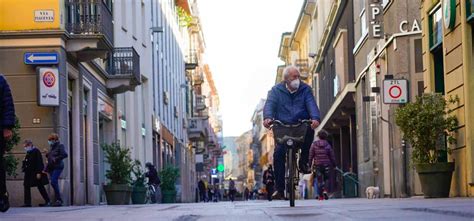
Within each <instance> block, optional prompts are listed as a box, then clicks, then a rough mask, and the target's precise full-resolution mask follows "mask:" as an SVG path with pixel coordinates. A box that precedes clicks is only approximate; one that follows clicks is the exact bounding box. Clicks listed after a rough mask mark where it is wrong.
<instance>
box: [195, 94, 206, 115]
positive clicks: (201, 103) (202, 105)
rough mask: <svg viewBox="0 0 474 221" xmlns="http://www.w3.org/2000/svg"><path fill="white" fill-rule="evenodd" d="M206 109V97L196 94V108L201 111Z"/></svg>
mask: <svg viewBox="0 0 474 221" xmlns="http://www.w3.org/2000/svg"><path fill="white" fill-rule="evenodd" d="M205 109H206V97H205V96H204V95H197V96H196V110H198V111H203V110H205Z"/></svg>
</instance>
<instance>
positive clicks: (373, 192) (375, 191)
mask: <svg viewBox="0 0 474 221" xmlns="http://www.w3.org/2000/svg"><path fill="white" fill-rule="evenodd" d="M365 194H366V195H367V199H375V198H379V195H380V188H379V187H378V186H369V187H367V189H365Z"/></svg>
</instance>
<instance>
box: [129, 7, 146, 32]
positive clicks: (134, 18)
mask: <svg viewBox="0 0 474 221" xmlns="http://www.w3.org/2000/svg"><path fill="white" fill-rule="evenodd" d="M130 2H131V3H132V35H133V39H135V40H137V39H136V36H135V35H136V34H137V25H138V24H137V2H136V1H130ZM143 16H144V15H143Z"/></svg>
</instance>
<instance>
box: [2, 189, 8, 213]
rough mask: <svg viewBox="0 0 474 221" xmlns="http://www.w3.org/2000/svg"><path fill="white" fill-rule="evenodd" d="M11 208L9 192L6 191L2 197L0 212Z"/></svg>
mask: <svg viewBox="0 0 474 221" xmlns="http://www.w3.org/2000/svg"><path fill="white" fill-rule="evenodd" d="M8 209H10V202H9V201H8V193H5V195H4V196H3V197H1V199H0V212H2V213H4V212H6V211H8Z"/></svg>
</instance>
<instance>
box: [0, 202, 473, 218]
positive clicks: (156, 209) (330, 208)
mask: <svg viewBox="0 0 474 221" xmlns="http://www.w3.org/2000/svg"><path fill="white" fill-rule="evenodd" d="M288 204H289V203H288V202H287V201H273V202H268V201H247V202H234V203H231V202H219V203H192V204H155V205H125V206H72V207H59V208H58V207H49V208H38V207H37V208H12V209H11V210H10V211H8V212H7V213H4V214H0V221H49V220H54V221H56V220H58V221H59V220H67V221H76V220H77V221H79V220H81V221H82V220H90V221H122V220H123V221H142V220H154V221H155V220H157V221H160V220H173V221H174V220H176V221H207V220H235V221H251V220H258V221H261V220H298V221H300V220H302V221H304V220H331V221H332V220H429V221H437V220H440V221H452V220H470V221H474V199H473V198H450V199H419V198H411V199H375V200H367V199H335V200H328V201H316V200H304V201H303V200H300V201H297V202H296V207H294V208H290V207H289V206H288Z"/></svg>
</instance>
